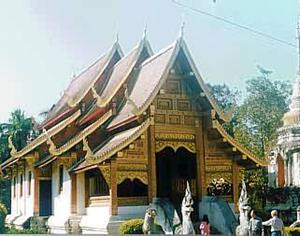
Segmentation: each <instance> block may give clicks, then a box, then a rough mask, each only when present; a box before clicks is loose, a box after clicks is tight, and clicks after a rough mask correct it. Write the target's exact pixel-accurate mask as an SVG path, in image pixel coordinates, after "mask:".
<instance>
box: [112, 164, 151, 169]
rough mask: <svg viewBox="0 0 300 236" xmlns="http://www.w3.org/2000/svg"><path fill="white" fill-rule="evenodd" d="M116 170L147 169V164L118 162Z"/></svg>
mask: <svg viewBox="0 0 300 236" xmlns="http://www.w3.org/2000/svg"><path fill="white" fill-rule="evenodd" d="M118 171H147V165H146V164H133V163H128V164H123V163H119V164H118Z"/></svg>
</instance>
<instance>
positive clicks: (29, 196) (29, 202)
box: [24, 169, 34, 216]
mask: <svg viewBox="0 0 300 236" xmlns="http://www.w3.org/2000/svg"><path fill="white" fill-rule="evenodd" d="M29 172H31V180H29ZM29 185H30V193H29ZM24 187H25V191H24V193H25V214H26V215H28V216H32V215H33V193H34V176H33V170H32V169H26V171H25V183H24Z"/></svg>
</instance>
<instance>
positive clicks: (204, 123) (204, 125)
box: [201, 117, 209, 196]
mask: <svg viewBox="0 0 300 236" xmlns="http://www.w3.org/2000/svg"><path fill="white" fill-rule="evenodd" d="M208 127H209V124H208V118H207V117H203V118H202V133H203V159H201V163H202V166H203V169H202V174H201V176H202V180H201V181H202V196H206V194H207V184H206V170H205V166H206V161H205V160H206V158H207V157H208V155H209V152H208V137H207V129H208Z"/></svg>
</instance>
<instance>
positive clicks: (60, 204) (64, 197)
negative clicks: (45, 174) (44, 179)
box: [52, 165, 71, 217]
mask: <svg viewBox="0 0 300 236" xmlns="http://www.w3.org/2000/svg"><path fill="white" fill-rule="evenodd" d="M52 201H53V202H52V212H53V215H54V216H60V217H66V216H69V215H70V212H71V179H70V175H69V173H68V172H67V171H66V168H65V167H64V178H63V188H62V191H61V192H59V165H53V168H52Z"/></svg>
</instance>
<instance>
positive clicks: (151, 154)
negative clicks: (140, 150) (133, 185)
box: [148, 117, 157, 202]
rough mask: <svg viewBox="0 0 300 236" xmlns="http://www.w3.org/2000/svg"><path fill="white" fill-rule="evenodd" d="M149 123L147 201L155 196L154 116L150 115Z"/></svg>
mask: <svg viewBox="0 0 300 236" xmlns="http://www.w3.org/2000/svg"><path fill="white" fill-rule="evenodd" d="M150 119H151V121H150V122H151V124H150V126H149V130H148V131H149V132H148V155H149V159H148V163H149V180H148V183H149V185H150V186H151V187H150V191H151V192H150V194H149V195H150V196H149V202H151V201H152V199H153V198H154V197H156V196H157V184H156V155H155V127H154V117H151V118H150Z"/></svg>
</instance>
